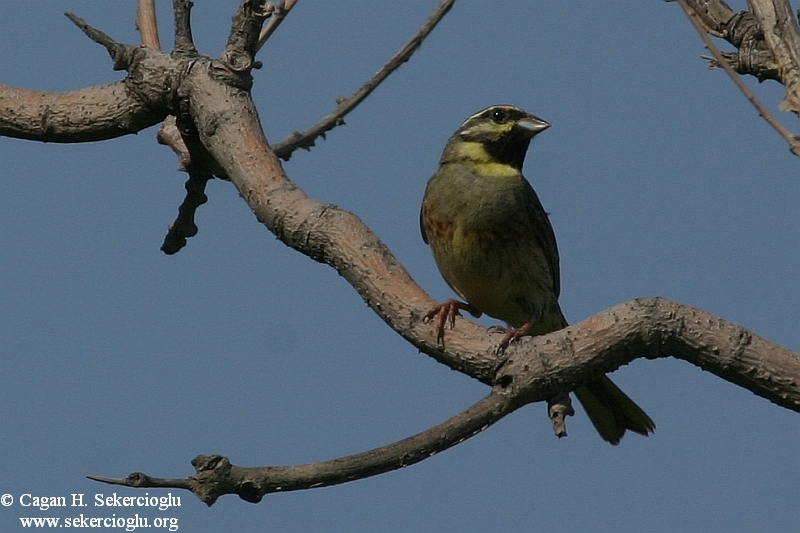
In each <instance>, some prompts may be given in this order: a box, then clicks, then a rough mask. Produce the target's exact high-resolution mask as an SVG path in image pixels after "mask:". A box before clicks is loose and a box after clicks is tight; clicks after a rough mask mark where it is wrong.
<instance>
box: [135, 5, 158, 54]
mask: <svg viewBox="0 0 800 533" xmlns="http://www.w3.org/2000/svg"><path fill="white" fill-rule="evenodd" d="M136 29H137V30H139V33H140V34H141V36H142V44H143V45H145V46H146V47H148V48H152V49H153V50H160V49H161V40H160V39H159V38H158V22H157V21H156V6H155V0H139V1H138V2H137V4H136Z"/></svg>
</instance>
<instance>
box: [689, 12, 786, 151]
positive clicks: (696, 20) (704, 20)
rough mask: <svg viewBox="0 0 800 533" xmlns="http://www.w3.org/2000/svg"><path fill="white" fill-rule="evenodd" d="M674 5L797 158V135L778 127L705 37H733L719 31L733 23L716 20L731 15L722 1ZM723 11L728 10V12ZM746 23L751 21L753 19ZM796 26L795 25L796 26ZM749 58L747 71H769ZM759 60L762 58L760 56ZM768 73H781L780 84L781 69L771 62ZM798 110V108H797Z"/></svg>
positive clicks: (728, 33)
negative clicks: (679, 9)
mask: <svg viewBox="0 0 800 533" xmlns="http://www.w3.org/2000/svg"><path fill="white" fill-rule="evenodd" d="M677 2H678V4H680V6H681V8H682V9H683V10H684V12H685V13H686V16H687V17H688V18H689V20H690V21H691V23H692V25H693V26H694V27H695V29H696V30H697V33H699V34H700V38H701V39H703V42H704V43H705V46H706V48H707V49H708V50H709V51H710V52H711V53H712V54H713V56H714V59H715V62H716V64H718V65H719V66H721V67H722V68H723V69H724V70H725V72H726V73H727V74H728V76H730V78H731V79H732V80H733V82H734V83H735V84H736V86H737V87H738V88H739V90H740V91H741V92H742V94H744V95H745V97H746V98H747V99H748V100H749V101H750V103H751V104H753V106H754V107H755V108H756V110H757V111H758V114H759V115H761V116H762V117H764V120H766V121H767V123H768V124H769V125H770V126H772V127H773V128H774V129H775V131H777V132H778V134H780V136H781V137H783V138H784V139H785V140H786V142H787V143H788V144H789V149H790V150H791V151H792V153H793V154H795V155H797V156H800V136H798V135H795V134H793V133H792V132H790V131H789V130H788V129H786V127H784V126H783V124H781V123H780V121H779V120H778V119H777V118H775V116H774V115H773V114H772V113H770V112H769V110H768V109H767V108H766V107H765V106H764V105H763V104H762V103H761V102H760V101H759V100H758V99H757V98H756V97H755V95H754V94H753V92H752V91H751V90H750V89H749V88H748V87H747V85H745V84H744V82H743V81H742V80H741V78H740V77H739V76H738V75H737V74H736V72H734V69H733V67H732V66H731V65H730V64H729V63H728V59H727V58H725V57H723V54H722V53H721V52H720V51H719V49H717V47H716V46H714V43H713V42H711V39H709V37H708V35H707V32H710V33H711V34H712V35H715V34H719V35H735V32H721V30H722V28H726V27H728V26H729V23H730V21H732V20H734V18H735V17H734V16H730V17H729V18H727V20H726V21H725V22H722V21H721V20H719V19H717V18H716V17H728V16H729V13H728V12H730V8H728V6H727V5H725V4H724V3H723V2H694V1H692V0H677ZM690 3H691V4H702V6H700V7H702V8H703V9H700V8H699V7H698V6H697V5H695V6H694V7H692V6H690ZM709 4H711V5H712V6H713V7H709ZM723 6H724V7H723ZM725 8H727V11H726V9H725ZM730 13H732V12H730ZM738 20H739V21H741V20H743V19H742V18H741V17H740V18H739V19H738ZM749 22H752V20H751V21H749ZM796 25H797V24H796V23H795V27H796ZM746 33H748V34H752V33H753V31H752V30H750V31H748V32H746ZM731 40H732V41H734V42H735V40H734V39H733V38H731ZM776 40H777V39H776ZM747 41H752V39H749V40H747ZM771 47H772V46H771ZM749 57H751V61H750V62H748V65H749V69H748V70H754V71H757V72H760V73H763V72H765V71H767V70H768V68H766V67H764V68H760V67H755V66H753V65H754V63H753V61H752V56H749ZM759 57H763V55H760V56H759ZM774 57H775V56H774V54H773V55H772V56H769V59H773V58H774ZM784 63H785V62H784ZM741 64H744V62H740V65H741ZM797 65H800V63H797ZM769 70H770V71H773V72H774V71H777V72H779V73H780V74H779V77H780V78H781V81H783V69H782V68H780V67H777V68H776V67H773V65H772V62H770V63H769ZM798 87H800V85H798ZM788 95H789V86H787V98H788ZM799 101H800V100H799ZM797 109H798V110H800V107H798V108H797Z"/></svg>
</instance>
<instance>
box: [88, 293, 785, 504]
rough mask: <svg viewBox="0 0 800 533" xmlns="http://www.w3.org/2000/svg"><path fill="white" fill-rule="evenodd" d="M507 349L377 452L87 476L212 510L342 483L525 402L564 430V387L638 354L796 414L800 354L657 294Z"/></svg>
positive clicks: (471, 430)
mask: <svg viewBox="0 0 800 533" xmlns="http://www.w3.org/2000/svg"><path fill="white" fill-rule="evenodd" d="M509 350H510V351H511V354H510V356H509V359H508V360H507V362H506V364H505V365H504V366H503V367H502V368H501V369H500V370H499V372H498V375H497V379H496V385H495V387H494V389H493V391H492V393H491V394H490V395H489V396H487V397H486V398H484V399H482V400H481V401H479V402H478V403H476V404H475V405H473V406H472V407H470V408H469V409H467V410H466V411H464V412H462V413H460V414H458V415H456V416H454V417H453V418H451V419H450V420H448V421H446V422H444V423H442V424H440V425H438V426H435V427H433V428H430V429H428V430H426V431H423V432H422V433H419V434H417V435H414V436H413V437H409V438H407V439H403V440H401V441H398V442H395V443H393V444H390V445H387V446H384V447H381V448H376V449H374V450H370V451H367V452H363V453H360V454H356V455H350V456H347V457H342V458H339V459H334V460H332V461H323V462H320V463H308V464H302V465H296V466H268V467H256V468H247V467H239V466H235V465H232V464H231V463H230V461H229V460H228V459H227V458H225V457H222V456H219V455H212V456H203V455H199V456H197V457H196V458H195V459H194V460H193V461H192V465H193V466H194V467H195V469H196V473H195V475H193V476H191V477H188V478H181V479H164V478H156V477H151V476H148V475H146V474H142V473H139V472H137V473H133V474H131V475H129V476H128V477H126V478H109V477H103V476H90V477H91V479H95V480H97V481H102V482H104V483H111V484H115V485H125V486H130V487H150V488H152V487H162V488H179V489H186V490H190V491H192V492H193V493H194V494H196V495H197V496H198V497H199V498H200V499H201V500H203V501H204V502H205V503H207V504H208V505H211V504H213V503H214V502H215V501H216V500H217V498H219V496H222V495H224V494H238V495H239V497H240V498H242V499H244V500H247V501H249V502H253V503H256V502H259V501H260V500H261V498H262V496H263V495H264V494H268V493H271V492H280V491H289V490H301V489H309V488H316V487H323V486H328V485H333V484H338V483H345V482H348V481H353V480H356V479H363V478H365V477H370V476H374V475H378V474H381V473H384V472H387V471H389V470H394V469H397V468H401V467H404V466H408V465H410V464H413V463H416V462H419V461H422V460H424V459H426V458H427V457H431V456H433V455H434V454H436V453H438V452H440V451H443V450H446V449H447V448H449V447H451V446H453V445H455V444H458V443H459V442H461V441H463V440H465V439H467V438H469V437H471V436H473V435H475V434H477V433H478V432H480V431H482V430H484V429H486V428H487V427H488V426H490V425H492V424H494V423H495V422H497V421H498V420H500V419H502V418H503V417H504V416H506V415H508V414H509V413H511V412H513V411H515V410H516V409H518V408H519V407H521V406H523V405H526V404H528V403H532V402H540V401H547V399H548V398H552V397H557V398H559V401H557V402H550V405H549V410H550V414H551V417H552V418H553V419H554V420H553V422H554V426H555V427H559V426H558V424H557V420H560V421H562V422H563V416H564V415H565V414H571V413H569V411H571V410H572V407H571V404H570V402H569V397H568V396H567V395H566V392H567V391H571V390H573V389H575V388H576V387H577V386H578V385H580V384H582V383H585V382H586V381H588V380H589V379H591V378H592V377H593V376H597V375H598V374H599V373H601V372H603V373H605V372H608V371H611V370H614V369H616V368H618V367H619V366H621V365H623V364H627V363H629V362H631V361H633V360H635V359H637V358H639V357H647V358H648V359H655V358H659V357H677V358H679V359H683V360H686V361H689V362H691V363H692V364H695V365H697V366H699V367H700V368H702V369H704V370H707V371H709V372H712V373H714V374H716V375H717V376H720V377H722V378H723V379H726V380H728V381H731V382H733V383H737V384H738V385H741V386H743V387H745V388H747V389H749V390H751V391H753V392H755V393H756V394H758V395H759V396H762V397H764V398H766V399H768V400H770V401H772V402H773V403H775V404H777V405H781V406H782V407H786V408H787V409H791V410H793V411H795V412H800V355H798V354H795V353H792V352H791V351H789V350H787V349H786V348H783V347H781V346H778V345H776V344H774V343H772V342H770V341H768V340H766V339H763V338H761V337H759V336H758V335H755V334H753V333H752V332H750V331H748V330H747V329H745V328H742V327H741V326H737V325H736V324H732V323H730V322H727V321H724V320H721V319H719V318H716V317H713V316H711V315H709V314H708V313H706V312H704V311H701V310H699V309H695V308H692V307H689V306H686V305H682V304H677V303H674V302H669V301H666V300H663V299H660V298H653V299H641V300H633V301H630V302H626V303H624V304H620V305H617V306H615V307H612V308H611V309H608V310H606V311H604V312H602V313H599V314H597V315H595V316H593V317H591V318H589V319H587V320H585V321H583V322H581V323H578V324H576V325H574V326H571V327H569V328H566V329H564V330H561V331H557V332H555V333H551V334H549V335H544V336H541V337H535V338H528V339H525V340H524V341H523V342H520V343H519V344H518V345H512V347H511V348H509ZM475 355H476V356H481V354H475ZM565 411H566V412H565ZM559 436H564V434H560V435H559Z"/></svg>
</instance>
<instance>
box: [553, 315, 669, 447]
mask: <svg viewBox="0 0 800 533" xmlns="http://www.w3.org/2000/svg"><path fill="white" fill-rule="evenodd" d="M557 310H558V313H552V314H550V315H549V317H550V320H551V321H552V324H547V326H548V327H552V329H549V330H548V331H554V330H556V329H562V328H565V327H567V319H566V318H565V317H564V314H563V313H562V312H561V309H560V308H557ZM575 396H577V397H578V401H579V402H581V405H583V408H584V410H585V411H586V414H587V415H588V417H589V420H591V421H592V425H593V426H594V428H595V429H596V430H597V432H598V433H600V436H601V437H603V440H605V441H607V442H610V443H611V444H614V445H616V444H619V441H620V439H622V436H623V435H625V431H626V430H631V431H633V432H634V433H639V434H640V435H644V436H645V437H646V436H647V435H649V434H650V433H652V432H653V430H654V429H656V425H655V423H654V422H653V420H652V419H651V418H650V417H649V416H648V415H647V413H645V412H644V409H642V408H641V407H639V406H638V405H636V402H634V401H633V400H631V399H630V398H628V395H627V394H625V393H624V392H622V389H620V388H619V387H617V386H616V385H615V384H614V382H613V381H611V379H609V378H608V377H607V376H601V377H599V378H597V379H596V380H594V381H590V382H589V383H587V384H585V385H583V386H582V387H580V388H578V389H576V390H575Z"/></svg>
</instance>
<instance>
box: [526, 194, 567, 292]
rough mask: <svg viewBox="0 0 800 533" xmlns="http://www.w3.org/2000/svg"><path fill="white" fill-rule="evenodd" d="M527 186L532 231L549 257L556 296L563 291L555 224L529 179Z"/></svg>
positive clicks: (548, 261)
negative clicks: (553, 224) (552, 222)
mask: <svg viewBox="0 0 800 533" xmlns="http://www.w3.org/2000/svg"><path fill="white" fill-rule="evenodd" d="M525 183H526V185H527V187H526V193H525V196H526V201H527V203H528V209H527V211H528V214H529V215H530V223H531V226H532V233H533V235H534V238H536V239H538V240H539V244H540V245H541V248H542V250H544V253H545V257H546V258H547V265H548V266H549V267H550V274H551V275H552V276H553V291H554V292H555V296H556V298H558V296H559V294H560V293H561V273H560V270H559V264H558V263H559V260H558V245H557V244H556V234H555V233H554V232H553V226H552V225H551V224H550V218H549V217H548V216H547V212H546V211H545V210H544V207H542V202H541V201H540V200H539V197H538V196H537V195H536V191H534V190H533V187H532V186H531V184H530V183H528V180H525Z"/></svg>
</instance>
